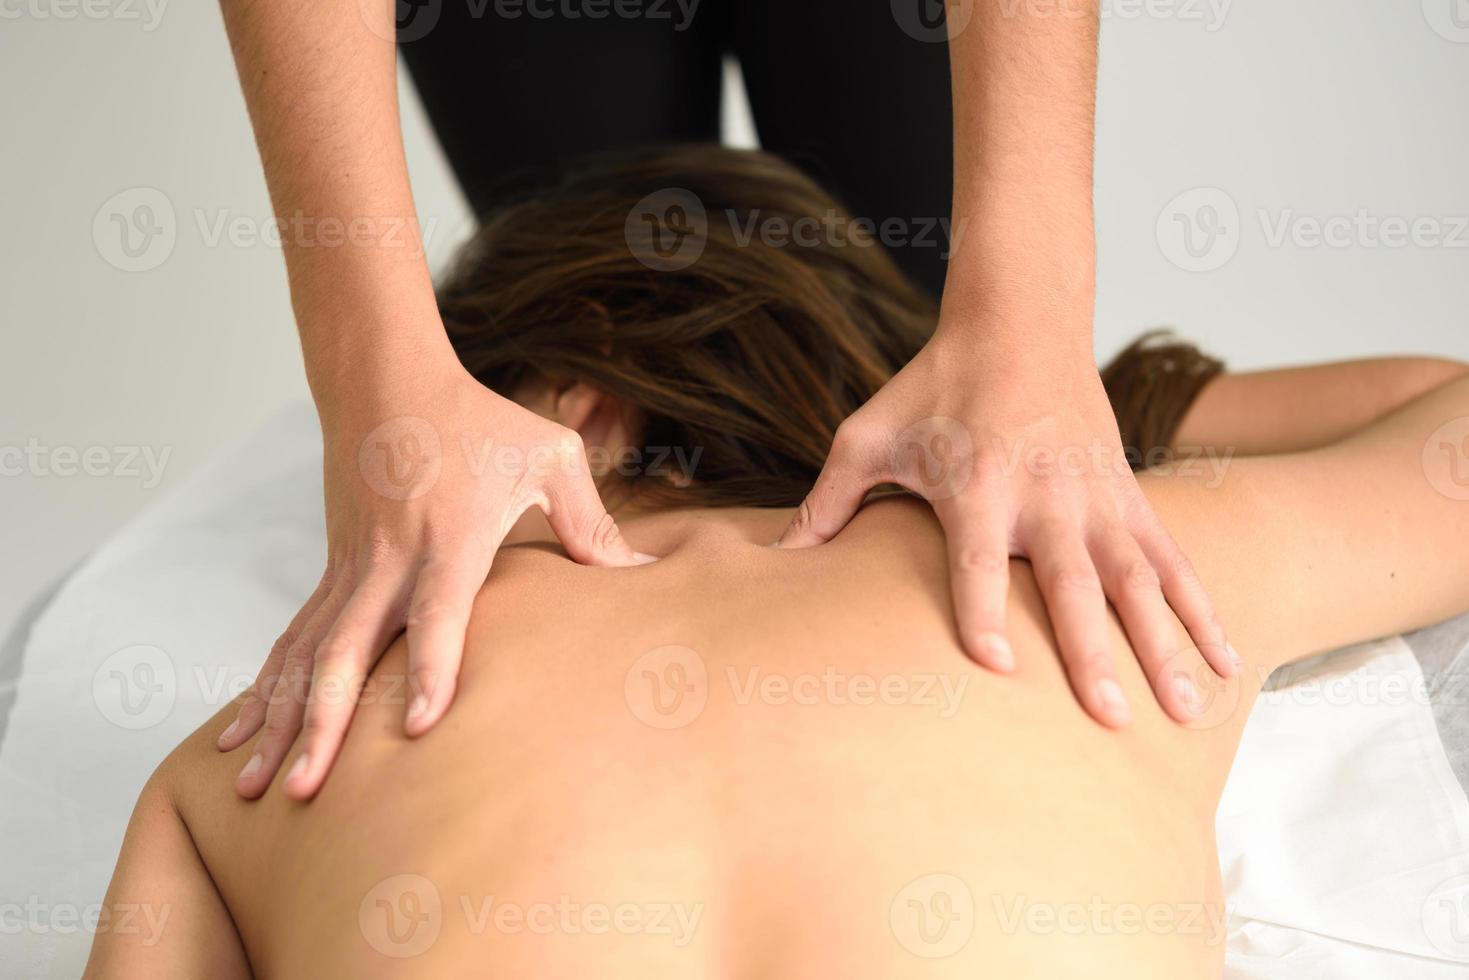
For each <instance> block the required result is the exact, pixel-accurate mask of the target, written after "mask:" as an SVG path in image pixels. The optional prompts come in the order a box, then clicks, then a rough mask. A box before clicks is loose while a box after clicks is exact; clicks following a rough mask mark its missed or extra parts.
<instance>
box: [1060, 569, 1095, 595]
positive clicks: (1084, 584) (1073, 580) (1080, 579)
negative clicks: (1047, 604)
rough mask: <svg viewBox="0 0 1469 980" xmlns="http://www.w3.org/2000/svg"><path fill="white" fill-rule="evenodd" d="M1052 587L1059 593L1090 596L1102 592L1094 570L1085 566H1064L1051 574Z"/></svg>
mask: <svg viewBox="0 0 1469 980" xmlns="http://www.w3.org/2000/svg"><path fill="white" fill-rule="evenodd" d="M1051 587H1052V588H1053V589H1054V590H1055V591H1057V592H1075V593H1080V594H1082V595H1090V594H1092V593H1095V592H1098V591H1100V590H1101V583H1100V582H1099V581H1098V580H1097V573H1096V571H1095V570H1094V569H1091V568H1088V567H1087V566H1085V565H1062V566H1061V567H1059V568H1057V569H1056V570H1055V571H1053V572H1052V573H1051Z"/></svg>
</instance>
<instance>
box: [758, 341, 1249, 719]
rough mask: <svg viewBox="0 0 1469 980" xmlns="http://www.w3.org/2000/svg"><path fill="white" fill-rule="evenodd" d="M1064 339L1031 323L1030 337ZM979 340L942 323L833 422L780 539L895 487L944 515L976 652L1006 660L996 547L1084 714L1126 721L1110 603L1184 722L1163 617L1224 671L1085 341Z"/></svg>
mask: <svg viewBox="0 0 1469 980" xmlns="http://www.w3.org/2000/svg"><path fill="white" fill-rule="evenodd" d="M1063 334H1064V331H1063V330H1061V329H1060V328H1058V329H1056V330H1053V331H1048V330H1047V329H1046V325H1045V324H1041V323H1037V324H1035V326H1034V333H1033V334H1031V336H1032V337H1035V338H1044V337H1047V336H1056V335H1063ZM982 335H983V332H982V331H975V330H972V329H964V328H959V329H956V328H954V327H953V326H952V325H948V326H946V325H944V324H943V323H942V321H941V325H940V327H939V329H938V331H937V332H936V333H935V335H934V337H933V338H932V340H930V342H929V343H928V345H927V346H926V347H924V349H923V350H922V351H921V352H920V353H919V354H918V356H917V357H915V358H914V359H913V360H912V361H911V362H909V364H908V365H907V366H905V367H904V368H903V369H902V370H901V371H899V372H898V374H897V375H895V376H894V377H893V378H892V380H891V381H889V382H888V384H887V385H886V386H884V387H883V388H882V389H881V390H880V391H879V392H878V393H877V394H876V395H874V396H873V398H872V399H871V400H870V401H869V402H868V403H867V404H866V405H864V406H863V407H862V408H861V409H860V410H859V411H857V412H856V413H855V414H853V415H852V416H851V417H850V418H848V419H847V420H846V422H844V423H843V424H842V426H841V427H840V428H839V429H838V430H837V435H836V440H835V443H834V445H833V446H832V450H831V455H830V456H829V458H828V459H827V462H826V465H825V467H824V468H823V469H822V472H821V475H820V477H819V478H818V479H817V482H816V485H815V487H814V488H813V489H812V491H811V493H810V495H809V496H808V497H807V499H806V501H805V502H804V503H803V504H802V505H801V507H800V509H799V511H798V512H797V515H796V518H795V520H794V521H793V522H792V524H791V526H790V527H789V528H788V529H787V530H786V532H785V533H784V535H783V536H782V537H781V540H780V542H779V544H780V546H781V547H788V548H801V547H809V546H812V545H817V544H820V543H822V542H824V541H827V540H829V539H830V538H832V537H833V536H834V535H836V534H837V533H838V532H840V531H841V529H842V527H843V526H844V525H845V524H846V523H847V522H848V521H849V520H850V519H851V517H852V515H853V514H854V513H856V511H857V508H858V507H859V506H860V505H861V503H862V500H863V497H864V495H865V494H866V493H867V491H868V490H869V489H871V488H872V487H873V486H875V485H877V484H881V483H896V484H899V485H901V486H903V487H905V488H907V489H908V490H910V491H912V492H914V493H917V494H919V495H921V496H923V497H925V498H926V499H928V500H929V501H930V502H931V503H932V505H933V508H934V511H935V512H936V513H937V515H938V518H939V520H940V522H941V523H942V524H943V528H944V532H945V535H946V537H947V540H948V554H949V569H950V579H951V581H952V588H953V601H954V611H955V613H956V615H957V617H958V628H959V637H960V640H961V642H962V643H963V646H964V648H965V650H966V651H968V653H969V654H970V655H971V656H972V657H973V658H974V659H975V660H977V661H978V662H979V663H981V664H983V665H985V666H986V667H989V668H991V669H994V670H997V671H1009V670H1011V669H1013V667H1014V666H1015V658H1014V655H1013V653H1012V651H1011V647H1010V644H1009V643H1008V641H1007V640H1006V636H1005V633H1006V630H1005V610H1006V603H1007V600H1008V595H1009V557H1010V556H1012V555H1014V556H1017V557H1024V558H1028V559H1030V561H1031V564H1032V565H1033V566H1034V569H1035V575H1036V580H1037V582H1038V583H1039V585H1040V589H1041V591H1042V593H1043V595H1044V598H1045V602H1046V606H1047V609H1048V611H1049V613H1050V616H1051V621H1052V624H1053V626H1054V628H1055V633H1056V639H1057V642H1058V644H1059V646H1060V650H1061V655H1062V658H1063V660H1064V661H1065V665H1066V670H1067V674H1068V676H1069V678H1070V681H1071V685H1072V687H1073V689H1074V690H1075V692H1076V696H1077V698H1078V699H1079V700H1080V701H1081V703H1082V705H1083V706H1084V707H1085V708H1086V710H1087V711H1088V712H1089V713H1090V714H1091V715H1092V716H1093V717H1095V718H1096V719H1097V720H1098V721H1100V722H1101V723H1103V724H1104V725H1108V726H1111V727H1120V726H1122V725H1124V724H1126V723H1127V721H1128V719H1129V717H1130V712H1129V709H1128V706H1127V703H1126V701H1125V699H1124V698H1123V695H1122V690H1121V688H1120V687H1119V686H1118V685H1117V681H1116V672H1115V668H1114V664H1113V661H1112V655H1111V653H1110V648H1109V645H1108V642H1107V635H1108V634H1107V600H1109V599H1110V600H1111V602H1112V604H1113V606H1115V607H1116V609H1117V612H1118V614H1119V616H1120V617H1121V620H1122V622H1123V625H1124V627H1125V628H1126V630H1127V634H1128V637H1129V639H1130V640H1131V642H1132V646H1133V648H1134V650H1135V651H1136V653H1137V657H1138V660H1139V661H1140V662H1141V664H1142V667H1143V669H1144V670H1145V671H1146V673H1147V675H1148V677H1149V678H1150V679H1151V680H1152V683H1153V687H1154V691H1155V693H1156V695H1157V698H1158V701H1159V703H1160V704H1161V705H1162V706H1163V707H1164V709H1165V710H1166V711H1167V712H1168V713H1169V714H1170V715H1171V716H1173V717H1174V718H1175V719H1177V720H1179V721H1187V720H1189V719H1190V718H1191V717H1192V716H1193V715H1194V713H1195V712H1194V711H1193V710H1191V708H1190V705H1189V701H1190V698H1189V695H1188V691H1187V690H1186V688H1185V687H1183V684H1184V682H1181V681H1178V680H1177V676H1178V674H1179V673H1180V671H1179V670H1177V669H1176V668H1177V667H1179V666H1181V665H1180V664H1179V662H1178V661H1176V660H1172V658H1174V657H1176V656H1179V655H1180V651H1179V650H1178V649H1177V646H1176V643H1175V642H1174V639H1173V638H1174V637H1175V636H1176V635H1177V634H1176V629H1177V624H1178V622H1180V621H1181V622H1182V623H1183V625H1184V626H1185V627H1186V628H1187V629H1188V631H1189V633H1190V635H1191V636H1192V638H1193V641H1194V643H1195V644H1196V645H1197V647H1198V649H1199V652H1200V653H1202V655H1203V657H1204V658H1205V660H1207V662H1208V663H1209V664H1210V666H1211V667H1213V669H1214V670H1215V671H1216V672H1217V673H1219V674H1220V675H1221V676H1226V677H1227V676H1231V675H1232V674H1233V673H1234V672H1235V671H1236V670H1237V667H1236V665H1235V663H1234V660H1233V656H1232V651H1231V650H1230V649H1229V648H1227V646H1226V643H1225V637H1224V632H1223V629H1222V627H1221V625H1220V623H1219V621H1218V620H1217V618H1216V617H1215V614H1214V610H1213V608H1212V606H1211V604H1210V601H1209V598H1208V596H1207V595H1206V593H1205V592H1204V589H1203V588H1202V586H1201V585H1200V583H1199V580H1198V578H1197V577H1196V575H1195V574H1194V571H1193V567H1192V565H1190V563H1189V561H1188V559H1187V557H1185V556H1184V554H1183V553H1182V552H1181V551H1180V550H1179V548H1178V545H1177V544H1175V543H1174V541H1173V538H1172V536H1171V535H1169V533H1168V531H1167V530H1165V529H1164V527H1163V525H1162V524H1161V523H1160V521H1159V520H1158V518H1157V517H1156V516H1155V515H1154V513H1153V510H1152V507H1151V506H1150V505H1149V503H1148V501H1147V499H1146V498H1145V497H1144V496H1143V494H1142V491H1141V490H1140V489H1139V487H1138V483H1137V480H1136V479H1135V478H1134V477H1133V475H1132V473H1131V471H1130V470H1129V469H1128V466H1127V462H1126V459H1125V456H1124V453H1123V449H1122V445H1121V438H1120V436H1119V434H1118V429H1117V424H1116V420H1115V418H1114V416H1113V414H1112V411H1111V407H1110V405H1109V403H1108V401H1107V396H1106V392H1105V390H1104V389H1103V387H1102V383H1101V379H1100V377H1099V375H1098V373H1097V371H1096V369H1095V367H1094V365H1093V362H1092V360H1091V351H1090V346H1089V344H1088V346H1087V349H1086V350H1085V351H1084V352H1082V351H1074V352H1072V353H1071V354H1069V355H1067V356H1053V355H1054V354H1055V351H1054V350H1048V352H1047V353H1033V352H1022V353H1016V352H1015V349H1014V348H1013V347H1012V348H1011V349H1010V350H1009V351H1007V350H1005V349H1003V348H1001V346H1000V345H998V344H994V345H991V346H989V347H988V349H987V348H986V346H985V344H984V343H983V342H982V341H977V340H976V338H977V337H979V336H982ZM1035 346H1039V343H1037V344H1036V345H1035ZM1170 607H1171V608H1170ZM1175 614H1176V618H1175ZM1183 655H1186V656H1190V657H1191V656H1194V654H1193V653H1192V651H1187V652H1185V653H1184V654H1183ZM1170 661H1172V662H1171V663H1170Z"/></svg>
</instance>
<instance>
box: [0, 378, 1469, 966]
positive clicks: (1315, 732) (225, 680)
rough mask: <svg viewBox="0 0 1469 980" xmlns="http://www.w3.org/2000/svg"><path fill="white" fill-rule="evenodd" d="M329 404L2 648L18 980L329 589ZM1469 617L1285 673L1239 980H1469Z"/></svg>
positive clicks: (132, 531)
mask: <svg viewBox="0 0 1469 980" xmlns="http://www.w3.org/2000/svg"><path fill="white" fill-rule="evenodd" d="M319 439H320V437H319V434H318V429H317V425H316V421H315V418H314V416H313V415H312V412H311V408H310V406H309V405H307V404H304V403H303V404H300V405H298V406H295V407H294V408H292V409H290V410H288V411H286V412H284V413H282V414H281V415H279V416H278V417H276V418H275V419H273V420H272V421H271V422H270V423H269V424H267V425H266V426H265V427H263V428H262V429H261V430H260V431H258V432H256V433H255V434H254V435H253V436H251V437H249V438H247V439H246V440H244V441H242V442H241V443H239V444H237V445H235V446H233V447H230V448H228V449H226V450H224V451H222V452H221V453H220V454H219V455H218V456H217V457H216V458H215V459H214V460H213V461H212V462H211V463H210V464H208V465H206V466H205V467H204V468H203V469H202V470H200V471H199V472H198V473H196V474H195V475H194V476H193V477H192V478H190V479H189V480H188V481H187V482H186V483H185V484H184V485H181V486H180V487H178V488H176V489H175V490H174V491H173V492H171V493H169V494H168V495H166V496H165V497H164V498H163V499H161V500H159V501H158V502H157V503H156V504H155V505H154V506H153V507H152V508H151V509H150V510H149V511H147V512H146V513H145V514H143V515H142V516H141V517H139V518H137V519H136V520H134V521H133V522H132V523H130V524H129V525H127V526H126V527H124V528H123V529H122V530H120V531H119V532H118V533H117V534H116V535H115V536H113V537H112V539H111V540H109V541H107V542H106V543H105V544H104V545H103V546H102V547H101V548H99V549H98V550H97V551H96V552H95V553H94V554H93V555H91V556H90V557H89V558H88V559H87V560H86V561H84V562H83V563H82V564H81V565H80V566H79V567H78V568H76V569H75V570H74V571H73V572H72V573H71V574H70V575H69V576H68V577H67V578H66V579H65V580H64V581H63V582H62V583H60V585H59V587H56V588H55V589H53V590H50V591H49V592H48V593H46V594H43V595H42V596H40V597H39V598H38V599H37V601H36V602H35V603H33V608H32V609H31V611H30V613H29V615H27V616H26V617H24V618H23V620H22V622H21V624H20V626H19V627H18V628H17V630H16V631H15V632H14V633H13V635H12V636H11V637H10V640H9V642H7V643H5V644H4V646H3V648H0V976H3V977H6V978H30V977H75V976H77V975H78V974H79V973H80V971H81V968H82V964H83V963H84V962H85V959H86V955H87V949H88V947H89V945H90V942H91V935H90V932H89V929H88V927H87V924H86V923H87V919H88V915H89V914H90V915H91V916H93V917H95V910H96V908H97V906H98V903H100V901H101V898H102V894H103V891H104V890H105V887H106V884H107V881H108V878H109V876H110V874H111V871H112V867H113V863H114V861H115V860H116V857H117V852H118V848H119V845H120V843H121V840H122V834H123V830H124V828H125V826H126V823H127V819H128V815H129V814H130V812H131V810H132V807H133V803H134V800H135V798H136V796H137V793H138V790H139V789H140V788H141V786H142V784H143V782H144V781H145V780H146V779H147V777H148V775H149V773H151V772H152V770H153V768H154V767H155V766H156V765H157V763H158V762H159V761H160V760H161V759H162V758H163V757H164V755H166V754H167V753H168V752H169V751H170V750H171V749H172V748H173V746H174V745H175V744H176V743H177V742H178V741H179V740H180V739H181V738H183V736H185V735H186V734H188V733H189V732H190V731H192V730H193V729H194V728H195V727H196V726H197V725H198V724H199V723H200V722H202V721H203V720H204V719H206V718H207V717H208V716H209V715H210V714H212V713H213V712H214V711H215V710H216V709H217V706H218V705H219V704H220V703H222V701H223V700H224V699H227V698H228V697H230V696H232V695H233V694H235V693H236V692H238V691H239V690H240V689H241V688H242V687H243V686H245V685H247V684H249V683H250V682H251V681H252V680H253V679H254V675H255V672H256V670H257V669H258V668H259V665H260V662H261V659H262V657H263V656H264V653H265V651H266V650H267V649H268V648H269V646H270V644H271V642H272V641H273V640H274V639H275V635H276V633H277V632H278V631H279V629H280V628H281V626H282V625H283V624H284V623H285V622H286V621H287V620H288V619H289V618H290V616H291V614H292V613H293V612H294V611H295V609H296V608H297V607H298V606H299V604H300V602H301V601H302V599H303V597H304V596H305V595H306V594H307V593H308V592H309V590H310V589H311V588H312V587H313V586H314V584H315V580H316V578H317V576H318V575H319V574H320V566H321V560H322V555H323V554H324V531H323V527H322V519H321V470H320V460H319V453H320V441H319ZM1466 784H1469V617H1464V618H1461V619H1459V620H1456V621H1453V622H1450V623H1447V624H1444V625H1442V626H1440V627H1436V628H1434V629H1431V630H1424V631H1421V632H1419V633H1416V634H1413V635H1411V636H1407V637H1391V638H1388V639H1385V640H1381V641H1378V642H1375V643H1369V644H1363V645H1360V646H1357V647H1353V648H1351V649H1349V650H1345V651H1341V652H1338V653H1335V654H1331V655H1328V656H1326V657H1322V658H1318V659H1317V660H1315V661H1313V662H1310V663H1308V664H1304V665H1296V666H1294V667H1292V668H1288V669H1287V670H1285V671H1282V672H1278V673H1277V675H1276V676H1275V677H1274V678H1272V682H1271V685H1270V687H1269V689H1268V690H1267V691H1266V692H1265V694H1264V695H1262V697H1261V700H1260V702H1259V703H1258V704H1257V706H1256V708H1255V710H1254V714H1253V716H1252V717H1251V720H1250V723H1249V726H1248V728H1247V729H1246V732H1245V738H1244V743H1243V745H1242V747H1241V750H1240V756H1239V761H1238V763H1237V765H1236V767H1235V770H1234V773H1233V775H1232V776H1231V778H1230V782H1229V785H1228V788H1227V790H1226V792H1225V795H1224V799H1223V801H1222V802H1221V804H1220V807H1219V814H1218V830H1219V844H1220V852H1221V853H1220V856H1221V862H1222V866H1223V870H1224V880H1225V884H1226V889H1227V893H1228V899H1229V917H1228V938H1227V942H1228V950H1227V952H1228V968H1227V974H1226V975H1227V977H1228V978H1229V980H1323V978H1329V980H1384V978H1392V980H1450V978H1457V980H1464V978H1466V977H1469V802H1466V798H1465V793H1464V788H1463V787H1464V786H1465V785H1466Z"/></svg>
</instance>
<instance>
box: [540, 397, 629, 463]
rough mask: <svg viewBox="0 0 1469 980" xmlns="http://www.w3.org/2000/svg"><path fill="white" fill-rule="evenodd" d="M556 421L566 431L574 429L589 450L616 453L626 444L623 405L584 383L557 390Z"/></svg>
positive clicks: (626, 432)
mask: <svg viewBox="0 0 1469 980" xmlns="http://www.w3.org/2000/svg"><path fill="white" fill-rule="evenodd" d="M555 418H556V421H557V422H559V423H561V424H562V425H564V426H566V427H567V428H568V429H575V430H576V431H577V433H578V434H579V435H580V436H581V438H582V442H583V443H584V444H586V446H587V447H588V448H590V447H592V446H602V447H604V448H606V449H609V450H616V449H621V448H622V447H623V446H625V445H626V444H627V434H628V431H627V425H626V412H625V411H624V406H623V404H622V402H620V401H618V400H617V399H616V398H614V397H612V396H611V395H609V394H607V392H605V391H603V390H602V389H600V388H594V387H593V386H591V385H589V384H585V383H584V382H581V381H578V382H575V383H574V384H571V385H568V386H567V387H565V388H562V389H560V390H559V391H557V393H556V415H555Z"/></svg>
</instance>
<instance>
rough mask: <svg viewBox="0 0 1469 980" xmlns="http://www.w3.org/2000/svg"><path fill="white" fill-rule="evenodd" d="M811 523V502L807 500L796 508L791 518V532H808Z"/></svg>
mask: <svg viewBox="0 0 1469 980" xmlns="http://www.w3.org/2000/svg"><path fill="white" fill-rule="evenodd" d="M811 521H812V515H811V501H810V499H809V498H808V499H806V500H802V501H801V504H800V506H799V507H797V508H796V513H795V516H794V517H792V518H791V530H792V531H795V532H797V533H804V532H806V531H809V530H811Z"/></svg>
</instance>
